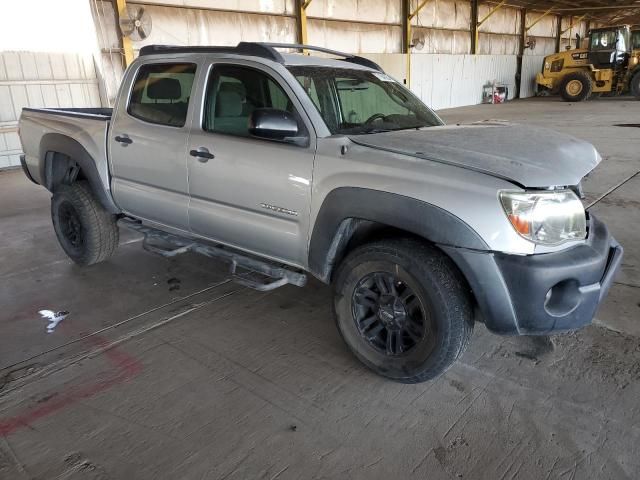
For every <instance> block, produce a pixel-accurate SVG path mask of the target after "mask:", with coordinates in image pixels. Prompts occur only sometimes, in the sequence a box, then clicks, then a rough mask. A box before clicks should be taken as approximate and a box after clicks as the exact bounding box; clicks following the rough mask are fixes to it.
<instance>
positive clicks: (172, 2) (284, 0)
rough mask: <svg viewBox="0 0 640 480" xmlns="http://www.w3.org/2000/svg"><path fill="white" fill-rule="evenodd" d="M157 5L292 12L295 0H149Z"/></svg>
mask: <svg viewBox="0 0 640 480" xmlns="http://www.w3.org/2000/svg"><path fill="white" fill-rule="evenodd" d="M148 3H153V4H156V5H165V6H174V7H191V8H200V9H218V10H238V11H245V12H261V13H276V14H277V13H280V14H282V13H292V12H293V9H294V0H149V2H148Z"/></svg>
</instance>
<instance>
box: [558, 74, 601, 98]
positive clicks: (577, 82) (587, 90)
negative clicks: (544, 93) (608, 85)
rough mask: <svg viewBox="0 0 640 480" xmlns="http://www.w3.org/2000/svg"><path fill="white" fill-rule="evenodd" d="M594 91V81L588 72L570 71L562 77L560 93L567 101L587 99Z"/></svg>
mask: <svg viewBox="0 0 640 480" xmlns="http://www.w3.org/2000/svg"><path fill="white" fill-rule="evenodd" d="M592 91H593V82H592V81H591V77H590V76H589V74H588V73H587V72H582V71H577V72H572V73H568V74H567V75H565V76H564V78H563V79H562V84H561V85H560V95H561V96H562V98H563V100H565V101H566V102H581V101H583V100H587V99H588V98H589V97H590V96H591V93H592Z"/></svg>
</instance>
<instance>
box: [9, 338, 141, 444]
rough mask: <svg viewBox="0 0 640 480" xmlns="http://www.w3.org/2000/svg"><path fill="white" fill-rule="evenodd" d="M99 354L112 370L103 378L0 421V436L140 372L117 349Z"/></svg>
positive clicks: (98, 342) (103, 343)
mask: <svg viewBox="0 0 640 480" xmlns="http://www.w3.org/2000/svg"><path fill="white" fill-rule="evenodd" d="M87 341H88V343H90V344H91V345H93V346H96V347H107V346H108V341H107V340H105V339H104V338H102V337H89V338H88V339H87ZM103 355H104V356H105V357H106V359H107V360H108V361H109V363H110V364H111V367H112V368H110V369H109V370H108V371H107V372H105V373H106V375H105V377H106V378H102V379H99V380H97V381H94V382H91V383H89V384H87V385H83V386H78V387H73V388H71V389H70V390H68V391H66V392H64V393H62V394H58V395H53V396H50V397H49V398H48V399H47V400H45V401H44V402H43V403H41V404H39V405H37V406H34V407H32V408H30V409H27V410H26V411H25V412H24V413H21V414H19V415H16V416H14V417H11V418H7V419H4V420H0V437H4V436H7V435H10V434H12V433H13V432H15V431H17V430H19V429H21V428H24V427H26V426H29V425H30V424H31V423H33V422H35V421H36V420H39V419H41V418H44V417H47V416H49V415H51V414H52V413H55V412H58V411H59V410H62V409H63V408H66V407H69V406H70V405H73V404H74V403H76V402H78V401H79V400H82V399H85V398H90V397H93V396H94V395H97V394H98V393H101V392H104V391H106V390H108V389H110V388H111V387H113V386H114V385H118V384H120V383H123V382H126V381H127V380H129V379H130V378H132V377H134V376H135V375H137V374H138V373H140V372H141V371H142V363H141V362H140V361H138V360H137V359H135V358H134V357H132V356H131V355H129V354H128V353H126V352H123V351H122V350H120V349H119V348H118V347H110V348H107V349H106V350H105V351H104V352H103Z"/></svg>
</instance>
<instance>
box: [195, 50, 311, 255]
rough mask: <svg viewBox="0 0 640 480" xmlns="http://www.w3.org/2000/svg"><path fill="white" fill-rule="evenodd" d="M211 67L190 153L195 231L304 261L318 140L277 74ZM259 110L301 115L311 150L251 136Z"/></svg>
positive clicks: (259, 68)
mask: <svg viewBox="0 0 640 480" xmlns="http://www.w3.org/2000/svg"><path fill="white" fill-rule="evenodd" d="M238 63H239V64H233V65H232V64H227V63H224V62H218V63H215V62H214V63H212V64H211V65H210V70H209V73H208V75H207V79H206V82H204V90H203V91H202V92H201V95H202V98H201V100H200V101H201V103H202V105H203V109H202V112H200V115H195V117H194V121H193V128H192V130H191V137H190V142H189V147H188V150H189V152H190V153H195V152H200V153H196V155H199V154H201V153H203V152H204V154H205V155H207V156H208V157H209V158H207V157H203V156H191V155H189V157H188V160H187V164H188V171H189V187H190V193H191V203H190V206H189V221H190V227H191V230H192V232H193V233H196V234H198V235H202V236H205V237H208V238H211V239H214V240H216V241H219V242H221V243H225V244H227V245H231V246H235V247H238V248H241V249H243V250H247V251H250V252H256V253H260V254H261V255H265V256H269V257H271V258H273V259H278V260H282V261H284V262H286V263H289V264H293V265H299V266H304V265H306V261H307V240H308V233H309V208H310V202H311V178H312V172H313V160H314V155H315V143H316V142H315V134H314V132H313V129H312V126H311V123H310V122H309V120H308V118H307V117H306V116H305V115H304V114H303V110H302V107H301V105H300V103H299V102H298V100H297V98H296V97H295V95H294V94H293V92H292V91H291V89H290V88H289V86H288V85H287V83H286V82H285V81H284V80H283V79H282V77H280V76H279V74H278V73H277V72H275V71H273V70H271V69H269V68H267V67H264V66H261V65H255V64H252V63H251V62H244V63H243V62H242V61H238ZM256 108H276V109H279V110H286V111H288V112H290V113H293V114H294V115H296V116H297V117H298V125H299V129H300V131H302V132H304V134H306V135H308V136H309V139H310V141H309V143H308V146H297V145H294V144H290V143H282V142H278V141H273V140H266V139H259V138H255V137H252V136H251V135H250V134H249V131H248V121H249V115H250V114H251V112H252V111H254V110H255V109H256Z"/></svg>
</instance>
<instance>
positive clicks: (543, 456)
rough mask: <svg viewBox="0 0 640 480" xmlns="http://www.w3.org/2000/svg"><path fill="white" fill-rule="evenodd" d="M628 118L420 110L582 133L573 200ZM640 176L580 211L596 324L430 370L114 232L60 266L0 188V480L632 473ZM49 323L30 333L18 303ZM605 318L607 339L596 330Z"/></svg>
mask: <svg viewBox="0 0 640 480" xmlns="http://www.w3.org/2000/svg"><path fill="white" fill-rule="evenodd" d="M639 109H640V104H639V103H638V102H631V101H626V100H608V99H607V100H596V101H591V102H587V103H582V104H566V103H562V102H558V101H555V100H553V99H534V100H529V101H520V102H513V103H510V104H507V105H499V106H498V105H496V106H490V105H487V106H476V107H467V108H461V109H454V110H449V111H444V112H440V113H441V114H442V116H443V117H444V118H445V119H446V120H447V121H448V122H449V123H451V122H456V121H465V122H468V121H473V120H480V119H485V118H503V119H510V120H516V121H519V122H522V123H531V124H541V125H545V126H551V127H554V128H557V129H558V130H562V131H565V132H568V133H571V134H573V135H575V136H578V137H581V138H585V139H587V140H590V141H592V142H593V143H595V144H596V146H597V147H598V148H599V149H600V151H601V153H602V154H603V157H604V158H605V160H604V161H603V163H602V165H601V166H600V167H599V168H598V169H597V170H596V171H595V172H594V173H593V174H592V175H591V176H590V177H589V179H588V180H587V182H586V183H585V187H586V191H587V193H588V199H587V201H588V202H590V201H593V200H594V199H597V198H598V197H599V196H600V195H603V194H604V193H606V192H607V191H608V190H610V189H611V188H614V187H615V186H617V185H619V184H621V183H622V182H624V180H625V179H628V178H629V177H631V175H633V174H634V173H637V172H638V171H639V170H640V161H639V160H638V153H637V152H638V151H640V129H638V128H625V127H614V126H613V124H619V123H637V118H638V114H637V112H638V111H639ZM639 192H640V176H637V177H634V178H632V179H631V180H628V181H627V182H626V183H624V184H623V185H622V186H621V187H620V188H618V189H617V190H615V192H613V193H611V194H610V195H608V196H606V197H605V198H604V199H603V200H601V201H600V202H598V203H597V204H596V205H595V206H594V207H593V208H592V211H593V212H594V213H596V214H597V215H599V216H600V218H602V219H604V220H605V221H606V222H607V223H608V224H609V226H610V228H611V230H612V231H613V233H614V234H615V235H616V237H617V238H618V239H619V240H620V242H621V243H623V245H624V246H625V248H626V258H625V264H624V266H623V271H622V273H621V274H620V276H619V277H618V279H617V283H616V284H615V285H614V287H613V288H612V290H611V294H610V296H609V298H608V299H607V301H606V303H605V305H604V306H603V307H602V308H601V310H600V312H599V313H598V318H597V323H598V324H599V325H601V326H591V327H588V328H586V329H583V330H581V331H579V332H577V333H573V334H567V335H562V336H557V337H553V339H552V340H549V339H546V338H504V337H498V336H494V335H491V334H489V333H488V332H487V331H486V330H485V329H484V328H483V327H482V326H481V325H478V326H477V327H476V331H475V334H474V338H473V341H472V343H471V346H470V348H469V350H468V351H467V353H466V354H465V355H464V356H463V358H462V359H461V361H460V362H458V363H457V364H456V365H455V366H454V367H453V368H452V369H451V370H449V372H447V374H446V375H444V376H443V377H441V378H439V379H438V380H436V381H433V382H430V383H425V384H421V385H399V384H395V383H391V382H388V381H385V380H383V379H381V378H379V377H377V376H375V375H373V374H371V373H369V372H368V371H367V370H366V369H364V368H363V367H362V366H361V365H360V364H359V363H358V362H357V361H356V360H355V359H354V358H353V357H352V356H351V354H350V353H349V352H348V351H347V349H346V347H345V346H344V344H343V343H342V341H341V340H340V338H339V336H338V333H337V332H336V329H335V327H334V325H333V322H332V320H331V317H330V292H329V289H328V288H327V287H325V286H323V285H321V284H319V283H317V282H311V284H310V285H308V286H307V287H305V288H304V289H297V288H295V287H285V288H282V289H279V290H277V291H275V292H272V293H269V294H264V293H258V292H254V291H250V290H247V289H245V288H242V287H239V286H237V285H235V284H233V283H230V282H229V281H228V280H227V274H226V268H225V266H224V265H221V264H219V263H216V262H214V261H212V260H210V259H206V258H202V257H197V256H193V255H190V254H188V255H185V256H181V257H178V258H174V259H171V260H167V259H164V258H160V257H155V256H153V255H151V254H149V253H147V252H145V251H144V250H142V248H141V247H140V242H139V239H138V238H137V237H136V236H134V235H132V234H130V233H127V232H123V236H122V239H121V247H120V249H119V250H118V252H117V253H116V255H115V256H114V257H113V258H112V259H111V260H109V261H108V262H106V263H103V264H100V265H96V266H93V267H90V268H86V269H80V268H78V267H76V266H74V265H73V264H72V263H71V262H70V261H69V260H67V259H66V257H65V256H64V254H63V253H62V250H61V249H60V248H59V246H58V244H57V243H56V241H55V238H54V234H53V229H52V227H51V224H50V219H49V196H48V194H47V193H46V192H45V191H44V190H43V189H41V188H38V187H35V186H33V185H31V184H30V183H28V181H27V180H26V179H25V178H24V176H23V175H22V173H21V172H19V171H13V172H5V173H2V174H0V206H1V207H2V208H0V232H1V236H0V238H1V239H2V241H1V242H0V259H1V260H0V305H1V306H2V310H1V313H0V479H2V480H4V479H7V480H8V479H11V480H13V479H21V478H38V479H53V478H59V479H63V478H64V479H107V478H110V479H125V478H127V479H128V478H135V479H158V478H170V479H174V478H180V479H192V478H206V479H218V478H220V479H222V478H225V479H249V478H267V479H275V478H278V479H297V478H305V479H307V478H327V479H340V478H367V479H372V478H389V477H391V478H403V479H404V478H420V479H423V478H429V479H440V478H442V479H449V478H473V479H513V478H518V479H556V478H558V479H583V478H598V479H600V478H612V479H613V478H615V479H624V478H629V479H636V478H638V477H639V476H640V447H639V445H640V427H639V425H640V404H639V403H638V398H640V341H639V339H638V336H639V335H640V326H639V324H640V321H639V320H640V294H639V292H640V290H638V288H640V269H639V268H638V259H639V258H640V242H638V237H639V236H640V227H639V226H638V225H640V210H639V209H638V206H639V205H640V196H639V195H640V194H639ZM44 308H47V309H51V310H67V311H69V315H68V317H67V318H66V319H65V320H64V321H63V322H62V323H60V325H59V326H58V327H57V328H56V330H55V331H54V332H53V333H51V334H47V333H46V322H45V321H44V320H42V319H41V318H39V315H38V313H37V312H38V310H41V309H44ZM603 326H606V327H608V328H603Z"/></svg>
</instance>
